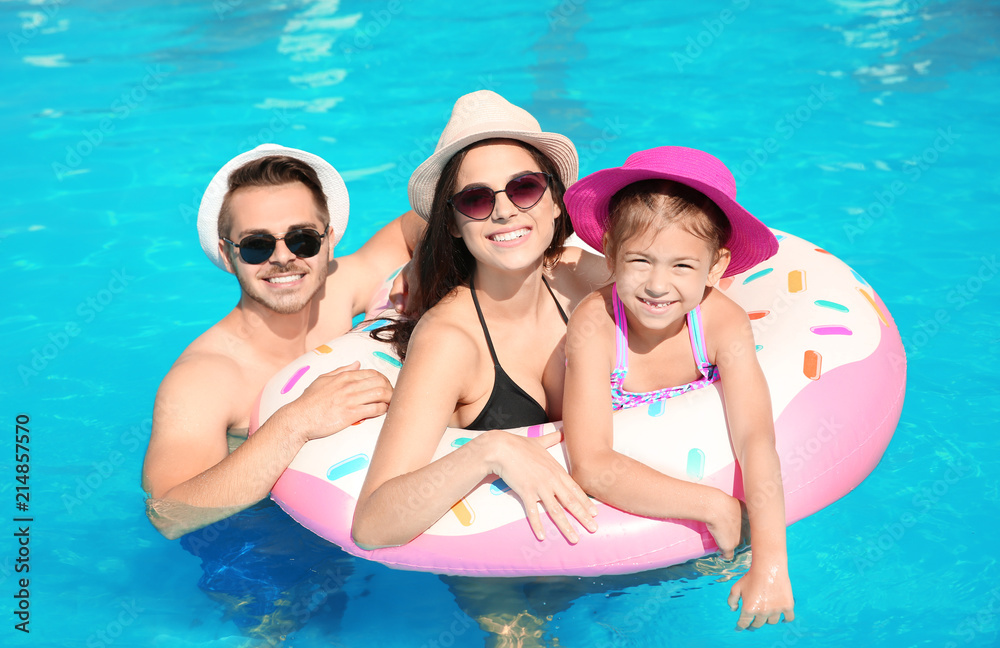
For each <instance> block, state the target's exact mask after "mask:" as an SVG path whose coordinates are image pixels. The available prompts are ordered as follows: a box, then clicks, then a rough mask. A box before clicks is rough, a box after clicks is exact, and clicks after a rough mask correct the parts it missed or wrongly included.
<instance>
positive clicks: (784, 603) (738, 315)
mask: <svg viewBox="0 0 1000 648" xmlns="http://www.w3.org/2000/svg"><path fill="white" fill-rule="evenodd" d="M719 297H723V296H722V295H721V294H720V295H719ZM723 299H724V300H725V301H723V300H716V304H715V308H714V309H713V310H712V311H711V313H710V317H711V321H712V322H713V323H718V324H717V325H716V326H713V327H711V328H710V329H709V332H708V333H706V338H707V339H708V340H709V341H710V343H712V344H713V346H714V348H715V349H716V353H715V364H716V365H717V366H718V368H719V372H720V375H721V377H722V386H723V391H724V393H725V398H726V417H727V420H728V423H729V432H730V436H731V438H732V442H733V450H734V451H735V453H736V460H737V461H738V462H739V465H740V469H741V470H742V472H743V490H744V493H745V498H746V506H747V513H748V514H749V517H750V540H751V547H752V551H753V559H752V562H751V566H750V570H749V572H747V573H746V574H745V575H744V576H743V577H742V578H741V579H740V580H739V581H737V583H736V584H735V585H734V586H733V588H732V590H731V592H730V595H729V605H730V607H731V608H732V609H733V611H735V610H736V609H737V604H738V603H739V600H740V598H741V597H742V599H743V610H742V612H741V613H740V618H739V621H738V625H739V626H740V627H742V628H746V627H748V626H750V625H752V626H753V627H756V628H759V627H761V626H762V625H763V624H764V623H777V622H778V621H780V620H781V615H782V614H784V615H785V620H786V621H791V620H793V619H794V618H795V614H794V612H793V608H794V605H795V601H794V599H793V598H792V585H791V582H790V580H789V578H788V556H787V552H786V548H785V496H784V490H783V489H782V484H781V466H780V464H779V461H778V453H777V451H776V450H775V447H774V418H773V415H772V412H771V395H770V392H769V391H768V388H767V380H766V379H765V378H764V372H763V370H761V368H760V363H758V362H757V351H756V346H755V342H754V338H753V331H752V329H751V328H750V320H749V319H748V318H747V316H746V313H745V312H743V309H741V308H740V307H739V306H738V305H736V304H735V303H734V302H732V301H731V300H729V299H728V298H724V297H723ZM707 321H709V316H706V322H707Z"/></svg>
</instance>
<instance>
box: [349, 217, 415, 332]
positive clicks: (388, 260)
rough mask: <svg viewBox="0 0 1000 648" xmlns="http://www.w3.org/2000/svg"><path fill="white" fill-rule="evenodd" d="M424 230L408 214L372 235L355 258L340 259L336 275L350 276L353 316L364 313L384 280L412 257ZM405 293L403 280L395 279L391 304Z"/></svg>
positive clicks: (352, 255) (354, 255)
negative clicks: (342, 273)
mask: <svg viewBox="0 0 1000 648" xmlns="http://www.w3.org/2000/svg"><path fill="white" fill-rule="evenodd" d="M426 228H427V223H426V221H424V219H422V218H420V216H418V215H417V213H416V212H414V211H412V210H410V211H408V212H406V213H405V214H403V215H402V216H400V217H398V218H396V219H394V220H393V221H391V222H390V223H388V224H387V225H386V226H385V227H383V228H382V229H380V230H379V231H377V232H375V234H374V235H373V236H372V237H371V238H370V239H369V240H368V242H367V243H365V244H364V245H362V246H361V248H359V249H358V251H356V252H355V253H354V254H351V255H349V256H347V257H344V258H342V259H340V261H341V269H340V270H339V272H344V273H345V274H346V273H350V275H351V278H352V282H353V285H354V286H356V290H355V293H354V294H355V299H354V314H355V315H357V314H358V313H362V312H364V311H365V309H366V308H367V306H368V302H369V301H370V300H371V298H372V296H374V294H375V292H376V291H377V290H378V289H379V287H380V286H381V285H382V282H383V281H384V280H385V278H386V277H388V276H389V274H390V273H392V272H393V271H394V270H396V268H399V267H400V266H402V265H404V264H406V263H407V262H408V261H409V260H410V259H411V258H412V257H413V252H414V250H415V249H416V247H417V244H418V243H419V242H420V238H421V237H422V236H423V234H424V230H425V229H426ZM404 290H405V287H404V285H403V279H402V278H397V280H396V282H395V283H394V284H393V289H392V293H393V295H394V297H393V302H397V301H398V299H397V298H396V295H397V294H401V293H403V292H404Z"/></svg>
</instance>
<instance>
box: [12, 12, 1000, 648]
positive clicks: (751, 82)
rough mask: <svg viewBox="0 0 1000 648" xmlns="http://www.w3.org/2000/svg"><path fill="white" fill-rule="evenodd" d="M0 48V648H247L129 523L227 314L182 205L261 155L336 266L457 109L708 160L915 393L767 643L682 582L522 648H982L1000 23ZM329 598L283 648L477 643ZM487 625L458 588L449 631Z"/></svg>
mask: <svg viewBox="0 0 1000 648" xmlns="http://www.w3.org/2000/svg"><path fill="white" fill-rule="evenodd" d="M614 4H617V3H614ZM0 32H2V33H3V34H4V35H5V36H6V39H5V41H6V42H5V44H4V45H0V48H5V51H4V55H3V56H2V57H0V79H2V80H0V83H2V84H3V89H4V92H3V97H2V99H0V132H2V133H3V141H4V142H5V143H6V144H7V150H8V155H7V156H6V157H5V158H4V160H3V161H2V162H0V168H2V176H3V178H4V181H5V182H4V184H3V186H4V201H3V203H4V206H3V217H2V220H0V250H2V251H3V264H4V268H5V270H6V271H7V273H8V275H7V276H8V277H10V278H12V284H11V287H10V288H9V289H8V290H7V291H6V294H7V295H8V298H7V299H6V300H5V302H4V307H3V309H2V310H0V327H2V329H0V330H2V331H3V333H4V338H5V344H4V349H3V351H2V354H3V355H2V357H3V362H2V365H0V366H2V371H3V375H2V381H0V385H2V386H0V394H2V397H3V398H2V403H3V407H2V408H0V412H2V416H3V417H4V418H3V421H4V423H3V424H4V428H5V429H6V430H7V433H6V434H5V435H4V439H3V442H2V444H3V445H2V446H0V447H3V448H4V455H5V457H7V458H8V461H9V459H10V458H11V455H12V453H13V451H14V443H15V440H14V433H15V430H16V423H17V416H18V415H19V414H24V415H26V416H27V417H28V419H29V423H28V428H29V430H30V466H31V468H30V477H29V479H28V483H29V485H30V509H29V511H28V512H27V514H28V515H30V516H31V517H32V522H31V523H30V525H29V526H30V545H29V546H30V557H29V561H30V563H29V564H30V570H31V571H30V573H29V574H27V575H28V576H30V582H29V587H28V589H29V593H30V598H29V601H30V613H31V617H30V626H29V628H30V630H31V633H30V635H25V634H23V633H22V632H19V631H17V630H15V629H14V624H15V623H17V622H18V621H19V619H17V618H16V617H15V616H14V615H13V614H12V613H10V612H8V610H9V611H13V610H14V609H15V606H16V605H17V604H18V599H17V598H14V597H15V596H16V595H17V594H18V593H19V591H20V589H21V588H20V584H19V583H18V579H19V578H23V577H24V576H25V574H23V573H18V572H16V571H15V568H16V566H17V563H16V558H17V557H18V544H17V542H18V539H17V538H16V537H15V535H14V534H15V533H17V532H18V529H19V528H20V527H19V526H18V524H17V523H15V522H13V521H12V519H13V518H14V517H15V516H17V515H23V513H22V514H19V513H18V512H17V511H16V510H15V503H16V493H17V492H18V491H17V490H16V489H17V487H19V486H22V484H21V483H19V482H17V481H16V480H15V476H16V473H15V472H14V469H13V468H12V467H11V466H12V463H13V462H8V461H4V463H3V464H2V465H4V466H6V467H7V469H6V470H4V471H3V475H2V476H0V493H2V497H0V511H2V515H0V518H2V519H4V524H3V533H2V536H3V538H4V540H3V541H2V542H0V593H2V596H3V600H4V601H5V602H6V603H5V606H6V607H4V610H5V612H4V615H3V618H4V619H5V624H4V626H3V628H2V629H0V637H2V639H0V642H2V643H3V645H32V646H111V645H114V646H203V645H208V646H240V645H244V643H245V640H244V639H243V638H242V637H241V635H240V632H239V630H238V629H237V627H236V626H235V625H234V623H233V622H232V620H230V619H229V618H227V616H226V614H225V607H224V606H222V605H220V604H219V603H217V602H215V601H212V600H210V599H209V598H208V597H207V596H206V595H205V594H204V593H203V592H201V591H200V590H199V589H198V588H197V586H196V583H197V580H198V578H199V577H200V576H201V569H200V567H199V562H198V560H197V559H196V558H194V557H193V556H191V555H190V554H188V553H186V552H184V551H183V550H182V549H181V548H180V547H179V546H178V543H176V542H168V541H166V540H164V539H163V538H162V537H160V536H159V535H158V534H157V533H156V532H155V531H154V530H153V529H152V527H151V526H150V525H149V524H148V522H147V521H146V519H145V517H144V514H143V503H142V500H143V495H142V492H141V490H140V489H139V471H140V467H141V462H142V456H143V452H144V449H145V443H146V439H147V438H148V434H149V425H150V414H151V410H152V402H153V396H154V394H155V390H156V387H157V385H158V384H159V381H160V379H161V378H162V377H163V375H164V374H165V372H166V371H167V369H168V368H169V367H170V365H171V363H172V362H173V360H174V359H175V358H176V357H177V356H178V354H179V353H180V352H181V351H182V350H183V349H184V347H185V346H186V345H187V344H188V343H189V342H190V341H191V340H192V339H194V338H195V337H196V336H197V335H198V334H199V333H201V332H202V331H203V330H205V329H206V328H207V327H209V326H210V325H211V324H212V323H214V322H215V321H217V320H218V319H219V318H220V317H222V316H223V315H224V314H225V313H226V312H227V311H228V310H229V309H230V308H231V307H232V306H233V304H234V303H235V301H236V299H237V297H238V292H237V289H236V286H235V284H234V282H232V281H231V279H230V277H228V276H226V275H225V274H223V273H221V272H219V271H218V270H216V269H215V268H214V267H213V266H212V265H211V264H210V263H209V262H208V261H207V260H206V259H205V257H204V256H203V254H202V252H201V250H200V248H199V245H198V240H197V236H196V233H195V226H194V219H195V218H194V217H195V212H196V209H197V204H198V201H199V199H200V195H201V191H202V190H203V188H204V186H205V185H206V184H207V182H208V180H209V179H210V178H211V176H212V174H214V172H215V171H216V170H217V168H218V167H219V166H220V165H221V163H222V162H224V161H225V160H228V159H229V158H230V157H232V156H233V155H235V154H236V153H238V152H241V151H243V150H245V149H247V148H250V147H252V146H254V145H256V144H258V143H261V142H264V141H276V142H279V143H282V144H285V145H288V146H294V147H298V148H303V149H307V150H310V151H313V152H316V153H318V154H320V155H323V156H324V157H326V158H327V159H329V160H330V161H331V162H332V163H333V164H334V165H335V166H336V167H337V168H338V169H340V170H341V171H342V172H343V173H344V176H345V178H346V180H347V183H348V188H349V190H350V193H351V199H352V207H353V209H352V216H351V225H350V229H349V232H348V234H347V236H346V237H345V239H344V240H343V242H342V243H341V247H340V250H339V252H341V253H347V252H350V251H352V250H353V249H356V248H357V247H358V246H359V245H360V244H361V243H362V242H363V241H364V240H366V239H367V237H368V236H370V235H371V233H373V232H374V231H375V230H376V229H377V228H378V227H379V226H380V225H381V224H383V223H385V222H386V221H388V220H389V219H391V218H392V217H394V216H395V215H397V214H399V213H401V212H402V211H403V210H404V209H405V208H406V207H407V203H406V193H405V183H406V179H407V178H408V176H409V173H410V171H412V169H413V168H414V167H415V166H416V164H418V163H419V162H420V161H421V160H422V159H423V158H424V157H425V156H426V155H427V154H428V153H429V152H430V151H431V150H432V149H433V146H434V143H435V142H436V140H437V136H438V135H439V133H440V130H441V128H442V127H443V125H444V122H445V120H446V118H447V115H448V113H449V111H450V108H451V105H452V103H453V102H454V100H455V98H457V97H458V96H459V95H461V94H463V93H465V92H470V91H473V90H477V89H480V88H489V89H492V90H495V91H497V92H500V93H501V94H503V95H504V96H506V97H507V98H508V99H510V100H511V101H513V102H514V103H517V104H519V105H521V106H524V107H526V108H527V109H529V110H530V111H531V112H532V113H534V114H535V115H536V116H537V117H538V118H539V120H540V121H541V123H542V125H543V127H545V128H546V129H547V130H555V131H558V132H562V133H564V134H566V135H568V136H569V137H570V138H571V139H573V140H574V142H575V143H576V144H577V146H578V148H579V150H580V154H581V164H582V170H583V172H585V173H587V172H591V171H594V170H597V169H599V168H602V167H605V166H611V165H617V164H620V163H621V162H622V161H623V160H624V158H625V157H626V156H627V155H628V154H629V153H631V152H633V151H635V150H638V149H641V148H647V147H650V146H653V145H661V144H677V145H687V146H695V147H700V148H704V149H707V150H709V151H710V152H712V153H714V154H715V155H717V156H718V157H720V158H721V159H722V160H724V161H725V162H726V163H727V164H728V165H729V166H730V168H732V169H733V170H734V172H735V173H736V176H737V181H738V186H739V192H740V198H741V202H742V203H743V204H744V205H746V206H747V207H748V208H749V209H750V210H751V211H752V212H753V213H755V214H756V215H758V216H759V217H761V218H762V219H763V220H765V221H766V222H767V223H768V224H769V225H772V226H773V227H776V228H778V229H781V230H785V231H790V232H793V233H795V234H797V235H799V236H801V237H803V238H806V239H807V240H810V241H812V242H814V243H816V244H817V245H820V246H822V247H824V248H826V249H828V250H830V251H831V252H833V253H834V254H836V255H838V256H839V257H841V258H842V259H844V260H845V261H846V262H847V263H848V264H850V265H851V266H852V267H854V268H855V269H856V270H857V271H858V272H860V273H861V274H862V275H863V276H864V277H865V279H866V280H867V281H869V282H870V283H871V285H872V286H874V287H875V289H876V290H877V291H878V293H879V295H880V296H881V297H882V299H883V300H884V301H885V303H886V304H887V306H888V308H889V309H890V311H891V312H892V314H893V315H894V317H895V319H896V322H897V324H898V326H899V329H900V333H901V334H902V336H903V339H904V343H905V345H906V349H907V354H908V359H909V378H908V390H907V397H906V403H905V406H904V409H903V415H902V420H901V421H900V424H899V428H898V429H897V431H896V435H895V437H894V439H893V441H892V443H891V445H890V446H889V449H888V451H887V452H886V455H885V457H884V458H883V460H882V462H881V463H880V465H879V466H878V468H877V469H876V470H875V472H874V473H873V474H872V476H871V477H869V478H868V479H867V480H866V481H865V482H864V483H863V484H862V485H861V486H860V487H859V488H858V489H857V490H855V491H854V492H853V493H851V494H850V495H848V496H847V497H845V498H844V499H843V500H841V501H839V502H837V503H836V504H834V505H833V506H831V507H829V508H827V509H826V510H824V511H821V512H819V513H817V514H816V515H814V516H812V517H810V518H808V519H806V520H804V521H802V522H799V523H797V524H796V525H794V526H793V527H791V528H790V529H789V533H788V545H789V561H790V568H791V572H792V582H793V586H794V589H795V595H796V601H797V605H796V615H797V620H796V621H795V622H794V623H791V624H787V625H783V626H779V627H776V628H767V629H764V630H762V631H759V632H754V633H752V635H751V634H749V633H736V632H734V631H733V627H734V626H735V621H736V617H735V615H734V614H733V613H731V612H729V610H728V608H727V607H726V603H725V599H726V596H727V594H728V590H729V584H728V583H724V582H717V581H719V580H721V579H722V578H724V577H725V575H724V574H722V575H721V576H720V572H719V569H718V568H716V567H712V566H710V565H709V566H703V568H702V571H708V572H712V571H713V570H714V572H715V573H714V575H699V571H698V570H696V569H694V568H693V567H691V566H688V567H686V568H684V569H680V570H675V571H672V572H669V573H657V574H649V575H646V576H645V577H643V578H639V579H605V580H604V581H602V582H600V583H588V584H574V583H572V582H568V583H567V582H562V581H560V582H555V583H543V582H536V583H527V584H525V583H521V584H519V585H518V588H519V590H518V591H522V590H523V591H527V592H529V593H530V594H531V597H530V598H531V601H530V605H522V608H523V610H528V611H529V612H530V613H531V616H534V617H538V618H542V619H543V620H544V621H545V624H544V626H543V630H541V631H542V632H544V633H546V634H545V635H544V637H543V641H544V642H545V643H547V644H552V643H555V642H556V640H557V639H558V643H559V645H563V646H594V645H596V646H660V645H668V644H669V645H674V644H677V645H705V646H720V645H741V646H742V645H764V646H772V645H774V646H794V645H798V646H843V645H850V644H855V645H890V646H949V645H951V646H966V645H969V646H988V645H996V644H997V641H998V620H997V612H1000V588H998V585H997V575H998V569H997V564H996V558H995V555H996V554H995V542H994V537H995V535H996V532H997V531H998V529H1000V524H998V523H997V519H998V514H1000V506H998V485H997V475H1000V466H998V463H1000V462H998V459H997V453H996V447H997V444H996V442H995V440H994V438H995V432H994V427H995V424H996V422H997V420H998V419H1000V397H998V387H997V385H998V384H1000V370H998V366H1000V352H998V348H1000V332H998V331H1000V328H998V326H997V323H996V322H997V317H998V315H1000V309H998V307H997V305H996V304H997V300H998V298H1000V279H998V277H997V273H998V268H997V259H996V257H997V250H998V245H997V243H996V240H997V235H998V234H1000V226H998V225H997V216H998V211H997V208H996V206H995V204H994V203H995V200H996V196H997V194H998V191H1000V176H998V174H997V172H996V171H995V169H994V166H995V160H996V155H995V151H994V149H995V145H996V142H998V141H1000V125H998V123H1000V122H998V120H997V119H996V116H995V115H996V112H997V105H998V104H1000V83H998V79H1000V58H998V54H1000V44H998V34H1000V3H998V2H970V1H954V2H933V1H920V0H905V1H898V0H880V1H866V2H861V1H846V0H842V1H839V2H819V3H793V2H787V1H784V2H771V3H756V2H752V1H751V0H736V1H734V2H718V3H712V2H709V3H701V4H698V5H695V4H690V3H685V4H683V5H682V4H679V3H678V4H676V5H675V4H674V3H671V4H670V5H666V4H665V3H659V2H633V3H624V4H622V6H617V7H614V6H613V3H601V4H600V6H598V3H595V2H590V3H587V2H585V1H584V0H564V1H563V2H562V3H556V2H545V3H535V2H532V3H528V2H508V3H504V4H503V6H502V8H500V7H492V8H479V7H477V6H475V5H474V4H473V3H458V2H436V3H415V2H405V1H402V0H399V1H397V0H392V1H390V2H356V1H354V2H336V1H331V0H328V1H320V2H294V1H287V2H278V1H277V0H275V1H271V2H261V1H254V0H217V1H214V2H209V1H207V0H206V1H205V2H190V1H177V2H172V3H162V6H141V7H135V6H129V5H123V4H122V3H110V2H97V1H93V2H73V1H71V0H65V1H63V2H45V1H44V0H39V1H30V2H29V1H21V0H7V1H5V2H2V3H0ZM845 406H846V407H849V406H850V405H849V404H845ZM22 492H23V491H22ZM22 564H23V563H22ZM352 567H353V570H352V571H351V573H350V575H349V577H348V578H347V579H346V581H345V582H343V583H342V584H340V585H338V586H337V587H338V589H339V591H341V593H343V594H346V603H345V604H344V605H343V606H341V608H338V610H337V611H333V610H330V611H324V609H323V608H322V607H320V608H317V611H316V612H315V613H314V614H312V615H311V618H309V620H308V622H307V623H306V624H305V625H304V626H303V627H302V628H301V629H300V630H298V631H296V632H295V633H293V634H292V635H290V636H289V637H288V639H287V641H286V644H285V645H288V646H306V647H311V646H320V645H323V646H326V645H336V646H360V645H380V646H382V645H384V646H420V645H426V646H431V645H441V646H450V645H456V646H476V645H482V644H483V642H484V640H485V639H486V638H487V634H486V632H484V631H483V630H481V629H480V628H479V627H478V625H477V624H476V623H473V622H472V621H471V619H470V618H469V616H467V614H466V612H465V611H463V610H464V609H465V610H471V609H472V607H474V606H470V604H469V602H468V601H466V602H465V603H463V606H460V605H459V603H457V602H456V598H455V596H454V595H453V593H452V591H450V590H449V588H448V587H447V586H446V585H445V584H444V583H443V582H442V581H441V580H439V579H438V578H437V577H435V576H432V575H427V574H412V573H403V572H395V571H392V570H389V569H386V568H383V567H381V566H378V565H373V564H369V563H365V562H363V561H353V565H352ZM509 591H510V588H503V587H502V586H500V585H496V584H488V583H487V584H483V587H481V588H480V593H481V594H482V596H483V600H481V601H479V602H478V605H479V607H480V608H481V609H485V610H486V611H487V612H492V613H494V614H499V613H500V612H501V611H502V610H506V609H508V606H507V604H505V603H504V602H503V601H501V598H502V597H503V596H505V595H506V593H508V592H509ZM518 604H519V603H518ZM518 604H514V608H511V609H516V608H517V605H518ZM547 616H548V617H551V618H548V619H545V617H547ZM526 624H527V622H526V619H525V618H522V619H521V620H520V621H519V622H518V625H520V626H525V625H526Z"/></svg>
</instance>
